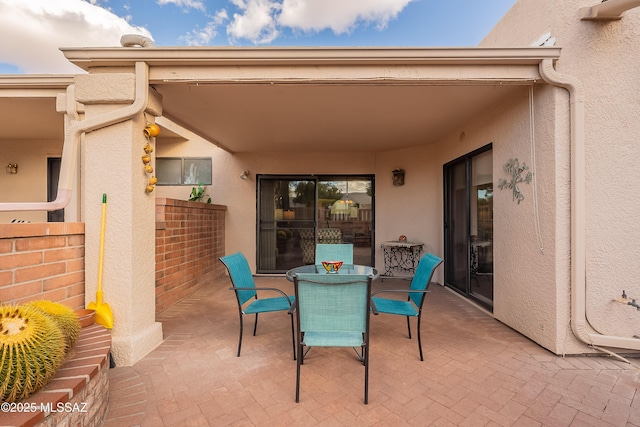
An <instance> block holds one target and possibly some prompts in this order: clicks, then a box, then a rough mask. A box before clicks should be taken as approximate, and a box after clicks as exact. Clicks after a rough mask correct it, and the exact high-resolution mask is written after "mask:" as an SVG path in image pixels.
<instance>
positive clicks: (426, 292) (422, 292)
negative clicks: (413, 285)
mask: <svg viewBox="0 0 640 427" xmlns="http://www.w3.org/2000/svg"><path fill="white" fill-rule="evenodd" d="M382 292H398V293H402V294H409V293H414V292H415V293H417V294H428V293H429V292H431V291H428V290H422V291H418V290H416V291H413V290H411V289H380V290H377V291H375V292H374V293H372V294H371V298H373V297H374V296H375V295H376V294H379V293H382Z"/></svg>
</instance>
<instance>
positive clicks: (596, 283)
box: [482, 0, 640, 353]
mask: <svg viewBox="0 0 640 427" xmlns="http://www.w3.org/2000/svg"><path fill="white" fill-rule="evenodd" d="M595 4H597V2H593V1H588V0H580V1H578V0H573V1H563V2H556V1H552V0H544V1H540V0H520V1H519V2H518V3H517V4H516V5H514V7H513V8H512V9H511V10H510V11H509V12H508V13H507V15H506V16H505V17H504V18H503V20H502V21H501V22H500V23H499V24H498V25H497V26H496V28H495V29H494V30H493V31H492V32H491V33H490V34H489V35H488V36H487V37H486V39H485V40H484V42H483V43H482V46H495V45H502V46H504V45H507V46H522V45H528V44H530V43H531V42H532V41H533V40H536V39H538V37H539V36H540V35H542V34H543V33H546V32H550V33H551V36H552V37H555V38H556V46H559V47H561V48H562V54H561V57H560V60H559V61H558V62H557V64H556V69H557V70H558V71H559V72H561V73H565V74H568V75H571V76H573V77H575V78H577V79H578V80H579V81H580V82H581V83H582V85H583V95H584V104H585V154H586V164H585V168H586V169H585V170H586V181H585V183H584V185H585V189H586V224H587V225H586V230H581V231H580V232H583V233H585V240H586V248H585V250H586V317H587V320H588V322H589V324H590V325H591V326H592V327H593V328H594V329H595V330H596V331H597V332H598V333H602V334H605V335H612V336H622V337H631V336H633V335H640V316H638V313H637V312H636V311H635V310H634V309H633V308H631V307H628V306H624V305H622V304H618V303H616V302H614V301H613V300H614V299H616V298H619V297H620V295H621V293H622V290H623V289H624V290H626V291H627V293H628V294H629V295H630V296H634V297H637V296H638V295H640V285H639V284H638V281H637V276H638V261H637V260H638V259H639V258H640V241H639V240H638V239H637V236H638V235H639V234H640V233H639V232H640V224H639V223H638V221H637V219H636V218H637V212H638V211H639V210H640V199H639V198H638V197H636V196H635V194H636V193H637V182H638V178H639V175H640V170H639V169H638V167H637V159H638V157H639V155H640V146H639V145H638V144H637V135H638V132H639V131H640V124H639V122H638V120H637V117H638V113H639V112H640V100H639V98H638V96H637V94H638V93H639V90H638V89H639V86H640V84H639V83H638V80H637V76H636V75H635V74H636V73H635V72H632V71H631V70H637V69H638V67H639V66H640V45H639V44H638V42H637V41H638V35H639V33H640V9H639V8H636V9H632V10H630V11H627V12H625V13H624V14H623V18H622V19H621V20H619V21H610V22H602V23H596V22H588V21H580V20H579V9H580V8H582V7H588V6H593V5H595ZM537 98H538V100H539V101H544V100H550V101H551V102H556V109H555V111H549V112H548V116H543V117H540V115H539V113H537V114H538V116H537V118H536V128H537V129H540V131H541V132H544V134H549V135H550V136H554V135H555V136H554V138H555V146H548V147H547V148H548V150H549V151H550V150H553V152H554V153H555V156H556V158H555V166H552V167H551V168H549V169H548V171H547V172H548V173H549V174H550V176H549V178H551V177H552V174H553V173H555V182H553V181H552V182H549V185H548V186H544V187H542V189H543V190H542V191H543V193H541V194H540V196H541V197H549V196H548V195H547V193H549V195H550V196H551V197H555V199H556V201H555V203H552V205H555V207H556V212H557V220H556V223H555V227H556V229H557V232H556V233H555V238H556V240H555V242H553V241H551V242H549V245H550V244H554V245H555V247H556V253H555V258H556V260H555V268H554V270H553V271H554V275H555V284H556V289H557V293H556V295H555V298H554V300H551V302H552V303H555V308H553V307H548V308H542V307H541V305H542V304H544V305H545V307H546V305H547V304H548V302H543V301H546V300H547V299H548V296H547V294H546V293H545V294H542V293H540V295H544V298H543V297H541V296H539V297H537V298H533V299H530V300H529V301H528V304H532V305H533V306H534V307H536V308H538V307H540V308H542V311H544V312H551V311H555V312H556V318H557V321H556V324H557V326H556V328H555V329H556V330H555V331H554V333H551V332H550V331H549V332H546V331H545V332H542V331H540V332H539V333H537V334H535V336H536V337H537V336H539V335H543V334H547V333H548V337H545V338H542V339H543V340H544V341H553V340H555V341H556V345H555V348H556V349H557V350H558V352H567V353H572V352H574V351H577V350H579V349H582V347H581V346H579V345H576V344H575V338H573V337H572V336H571V335H570V334H568V333H565V332H564V331H563V329H565V328H567V329H568V328H569V326H568V325H569V319H570V287H569V281H570V279H569V268H570V251H569V249H568V246H567V245H568V242H567V239H568V237H569V236H568V235H567V233H568V228H569V220H570V216H569V210H568V209H569V206H568V205H567V203H566V202H565V200H568V199H567V198H568V197H569V195H570V193H569V190H568V185H569V179H570V176H569V173H568V171H567V168H568V161H569V160H568V159H569V157H568V130H569V123H568V114H569V113H568V110H569V99H568V94H567V91H565V90H563V89H552V90H551V89H545V90H544V91H543V92H542V93H541V94H540V96H537ZM536 109H537V108H536ZM547 118H548V119H555V125H553V124H551V123H549V122H548V121H547ZM549 126H554V127H555V128H554V129H551V128H549ZM544 134H543V135H537V140H538V141H539V142H540V144H541V145H540V148H542V147H544V144H545V141H544ZM541 151H542V150H541ZM543 156H544V157H543V159H545V158H548V160H550V161H553V160H554V159H553V158H552V157H550V156H547V155H544V154H543ZM538 165H544V167H545V169H547V162H546V161H544V160H542V161H541V160H538ZM554 169H555V170H554ZM538 176H539V177H540V178H541V179H547V177H546V176H543V175H542V173H541V172H538ZM541 210H542V209H541ZM545 216H546V215H545ZM543 218H544V216H543ZM543 224H544V222H543ZM549 225H550V224H549ZM545 226H546V224H545ZM525 236H526V240H529V239H530V238H531V235H526V234H525ZM549 245H545V256H544V258H543V259H540V261H544V263H543V264H542V265H541V267H543V268H544V269H547V268H553V267H554V266H553V263H549V262H547V261H546V260H547V258H548V256H549V253H548V251H547V248H548V246H549ZM495 255H496V260H500V261H499V262H500V263H502V261H504V259H505V258H504V255H505V253H503V251H501V250H500V246H498V247H497V248H496V254H495ZM517 256H518V257H519V258H520V262H516V263H515V264H513V263H512V264H510V265H514V266H513V267H511V270H512V271H515V270H516V267H515V265H518V266H522V265H523V261H524V260H525V259H526V257H527V255H526V253H525V252H522V253H520V254H519V255H517ZM538 258H540V257H538ZM498 267H499V265H498V266H496V268H498ZM505 267H506V266H505ZM500 271H501V274H504V273H503V270H502V269H500ZM521 274H522V273H521ZM529 274H530V273H529ZM529 274H527V275H526V276H527V277H531V276H530V275H529ZM534 277H535V276H534ZM514 283H518V282H514ZM498 286H500V285H499V284H498ZM526 286H528V284H524V283H520V284H516V287H517V288H518V289H517V291H515V290H514V291H513V292H507V293H506V295H507V299H506V300H505V303H508V304H500V303H499V302H500V301H499V299H502V298H503V297H504V296H505V293H503V292H499V293H498V292H497V301H496V316H497V317H499V318H501V319H502V320H504V321H505V323H507V324H509V325H510V326H514V327H515V328H516V329H519V330H520V328H519V327H518V326H517V325H518V323H516V319H517V318H519V317H520V316H522V313H521V311H520V309H521V306H524V305H526V303H525V301H523V302H522V303H521V304H514V302H515V301H516V300H517V299H518V298H520V296H519V295H522V294H523V293H524V290H525V288H526ZM545 287H546V286H545ZM496 291H498V288H497V289H496ZM545 291H546V289H542V292H545ZM516 294H517V295H516ZM530 316H531V315H528V316H527V317H526V323H528V324H529V327H528V328H527V329H531V328H534V329H535V326H536V322H535V321H533V322H532V321H531V317H530ZM523 323H524V322H523ZM525 334H527V335H528V336H531V335H529V333H528V332H526V331H525ZM565 335H566V336H567V340H566V341H565V340H563V336H565ZM536 340H538V339H537V338H536Z"/></svg>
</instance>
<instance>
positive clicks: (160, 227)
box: [156, 199, 227, 313]
mask: <svg viewBox="0 0 640 427" xmlns="http://www.w3.org/2000/svg"><path fill="white" fill-rule="evenodd" d="M226 210H227V208H226V206H221V205H212V204H207V203H202V202H188V201H184V200H175V199H156V313H159V312H161V311H163V310H165V309H167V308H169V307H170V306H171V305H173V304H175V303H176V302H178V301H180V300H182V299H184V298H185V297H187V296H189V295H191V294H192V293H193V292H195V291H196V290H198V289H199V288H200V287H202V286H203V285H204V284H207V283H213V281H214V280H215V279H216V278H218V277H220V276H222V275H224V266H223V265H222V264H221V263H220V262H218V257H221V256H223V255H224V235H225V213H226Z"/></svg>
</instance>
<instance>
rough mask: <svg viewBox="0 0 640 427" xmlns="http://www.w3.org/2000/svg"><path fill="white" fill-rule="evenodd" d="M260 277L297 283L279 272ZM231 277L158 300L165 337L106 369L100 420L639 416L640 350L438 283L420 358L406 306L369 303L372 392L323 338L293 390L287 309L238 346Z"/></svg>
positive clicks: (248, 422) (613, 419) (452, 420)
mask: <svg viewBox="0 0 640 427" xmlns="http://www.w3.org/2000/svg"><path fill="white" fill-rule="evenodd" d="M257 282H258V286H277V287H280V288H281V289H286V290H287V292H290V293H291V294H292V293H293V285H292V284H291V283H289V282H287V281H286V279H284V278H282V277H278V278H262V277H260V278H257ZM229 285H230V283H229V281H228V279H227V278H224V279H221V280H218V281H217V282H215V283H214V284H213V285H212V286H210V287H207V288H205V289H201V290H199V291H198V292H197V293H196V294H194V295H193V296H192V297H190V298H188V299H187V300H184V301H182V302H181V303H179V304H177V305H175V306H174V307H172V308H170V309H168V310H167V311H165V312H163V313H161V314H160V315H159V316H158V321H159V322H162V323H163V330H164V336H165V341H164V342H163V343H162V344H161V345H160V346H159V347H158V348H156V349H155V350H154V351H152V352H151V353H150V354H149V355H147V356H146V357H145V358H144V359H143V360H141V361H140V362H138V363H137V364H136V365H135V366H133V367H116V368H114V369H111V370H110V409H109V412H108V414H107V420H106V422H105V423H104V426H105V427H124V426H138V425H139V426H154V427H157V426H274V425H276V426H312V425H318V426H400V425H414V426H429V425H433V426H640V370H639V369H638V368H637V367H636V365H640V363H635V362H637V361H638V360H637V359H635V362H634V365H631V364H628V363H625V362H623V361H620V360H618V359H616V358H613V357H610V356H595V357H559V356H556V355H554V354H552V353H550V352H548V351H547V350H545V349H544V348H542V347H540V346H539V345H537V344H535V343H534V342H532V341H530V340H529V339H527V338H526V337H524V336H522V335H520V334H519V333H518V332H515V331H514V330H512V329H510V328H509V327H507V326H505V325H503V324H501V323H500V322H498V321H496V320H494V319H493V318H491V317H490V316H489V315H487V314H486V313H485V312H483V311H482V310H479V309H478V308H476V307H474V306H472V305H470V304H468V303H467V302H466V301H464V300H462V299H461V298H460V297H459V296H457V295H455V294H453V293H452V292H451V291H449V290H447V289H445V288H443V287H441V286H439V285H432V286H431V288H430V289H431V290H432V292H431V294H429V296H428V300H427V302H426V303H425V309H426V310H427V314H426V317H425V318H424V319H423V321H424V325H423V330H422V337H423V346H424V351H425V360H424V362H420V359H419V355H418V347H417V342H416V339H415V336H414V339H412V340H409V339H408V338H407V334H406V321H405V320H404V319H403V318H401V317H397V316H390V315H379V316H372V318H371V321H372V327H371V334H372V336H371V362H370V377H369V378H370V390H369V404H368V405H364V404H363V402H362V394H363V367H362V364H360V363H359V362H358V360H357V359H356V356H355V353H354V352H353V350H351V349H324V348H321V349H312V351H311V352H310V353H309V354H308V355H307V358H306V359H305V364H304V366H303V367H302V380H301V396H300V403H295V401H294V398H295V379H296V374H295V371H296V363H295V362H294V361H293V358H292V349H291V335H290V322H289V318H288V316H287V315H285V314H282V313H270V314H267V315H261V317H260V322H259V324H258V334H257V336H255V337H254V336H252V335H251V332H252V327H253V319H252V317H248V318H246V320H247V322H246V323H245V337H244V340H243V344H242V347H243V348H242V356H241V357H239V358H238V357H236V349H237V339H238V313H237V306H236V302H235V299H234V298H235V297H234V295H233V293H232V292H231V291H230V290H228V287H229ZM375 286H376V287H381V286H384V287H392V286H399V287H403V286H408V282H407V281H402V280H391V279H385V280H384V281H381V280H378V281H376V282H375ZM412 325H413V326H414V327H413V332H414V334H415V322H414V323H412Z"/></svg>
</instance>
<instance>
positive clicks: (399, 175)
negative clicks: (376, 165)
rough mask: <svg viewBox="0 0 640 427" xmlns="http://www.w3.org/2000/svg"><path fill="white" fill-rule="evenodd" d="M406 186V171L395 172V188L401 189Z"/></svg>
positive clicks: (397, 170) (396, 170)
mask: <svg viewBox="0 0 640 427" xmlns="http://www.w3.org/2000/svg"><path fill="white" fill-rule="evenodd" d="M401 185H404V169H394V170H393V186H394V187H400V186H401Z"/></svg>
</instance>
